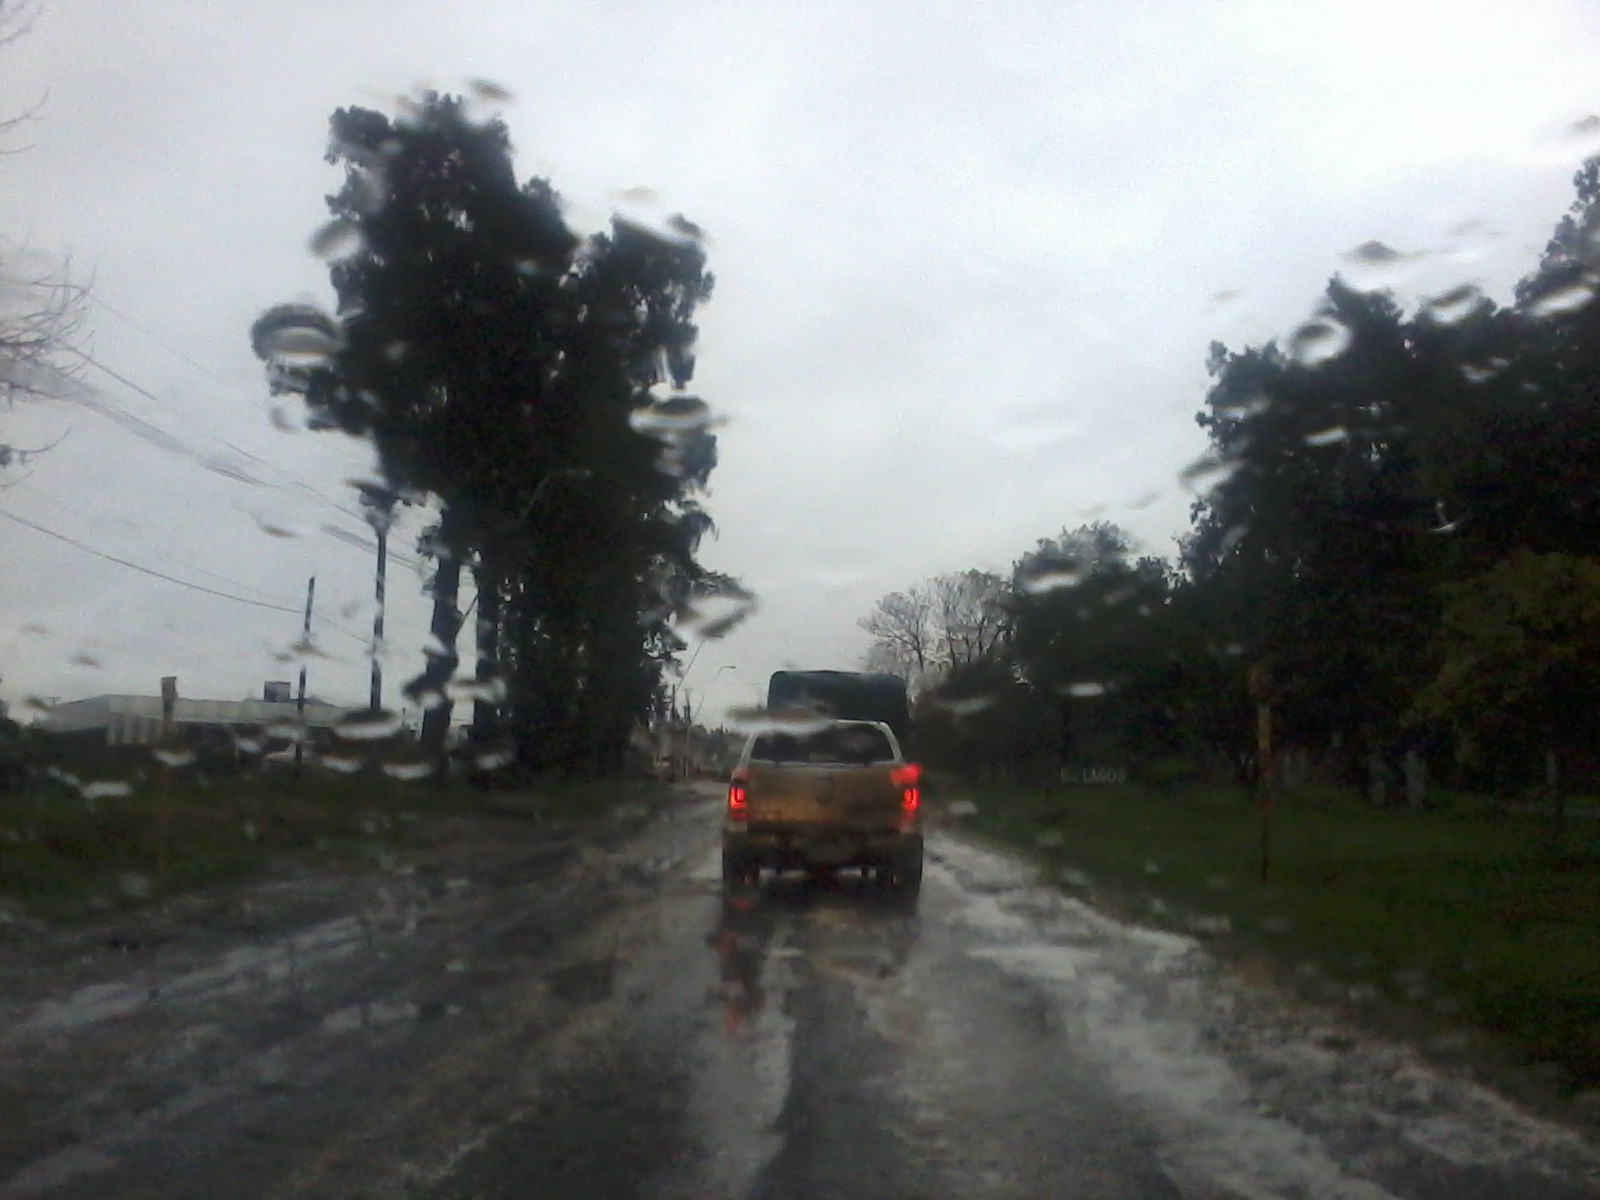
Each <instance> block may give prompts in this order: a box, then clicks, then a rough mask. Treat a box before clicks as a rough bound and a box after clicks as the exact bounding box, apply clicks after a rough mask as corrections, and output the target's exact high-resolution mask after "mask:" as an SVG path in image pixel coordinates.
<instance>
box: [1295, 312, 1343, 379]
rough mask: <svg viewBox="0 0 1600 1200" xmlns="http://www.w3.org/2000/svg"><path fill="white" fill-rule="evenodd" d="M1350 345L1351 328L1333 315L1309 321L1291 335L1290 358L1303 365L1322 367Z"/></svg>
mask: <svg viewBox="0 0 1600 1200" xmlns="http://www.w3.org/2000/svg"><path fill="white" fill-rule="evenodd" d="M1349 346H1350V330H1349V329H1348V328H1347V327H1346V326H1345V325H1344V323H1343V322H1341V321H1337V320H1335V319H1334V318H1332V317H1318V318H1316V319H1315V320H1312V321H1307V322H1306V323H1305V324H1304V325H1302V326H1300V328H1298V329H1296V330H1295V331H1294V332H1293V333H1292V334H1290V335H1289V358H1290V359H1291V360H1292V361H1293V362H1296V363H1298V364H1299V365H1300V366H1302V367H1320V366H1322V365H1323V364H1324V363H1327V362H1331V361H1332V360H1333V359H1335V358H1338V357H1339V355H1341V354H1343V353H1344V352H1345V350H1347V349H1348V348H1349Z"/></svg>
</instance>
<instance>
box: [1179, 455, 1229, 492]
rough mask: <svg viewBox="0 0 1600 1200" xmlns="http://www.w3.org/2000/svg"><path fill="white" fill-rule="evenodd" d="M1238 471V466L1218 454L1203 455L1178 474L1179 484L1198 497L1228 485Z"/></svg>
mask: <svg viewBox="0 0 1600 1200" xmlns="http://www.w3.org/2000/svg"><path fill="white" fill-rule="evenodd" d="M1236 470H1238V464H1237V463H1234V462H1231V461H1229V460H1226V459H1223V458H1222V457H1220V456H1219V455H1216V454H1210V453H1208V454H1202V455H1201V456H1200V457H1199V458H1197V459H1195V460H1194V461H1193V462H1192V463H1190V464H1189V465H1188V466H1187V467H1185V468H1184V469H1183V470H1182V471H1181V472H1179V474H1178V482H1179V483H1180V484H1182V485H1183V486H1184V487H1186V488H1188V489H1189V490H1190V491H1191V492H1194V493H1195V494H1196V495H1203V494H1205V493H1206V492H1209V491H1210V490H1211V489H1212V488H1214V487H1216V486H1217V485H1219V484H1222V483H1226V482H1227V481H1228V480H1229V479H1230V478H1231V477H1232V476H1233V473H1234V472H1235V471H1236Z"/></svg>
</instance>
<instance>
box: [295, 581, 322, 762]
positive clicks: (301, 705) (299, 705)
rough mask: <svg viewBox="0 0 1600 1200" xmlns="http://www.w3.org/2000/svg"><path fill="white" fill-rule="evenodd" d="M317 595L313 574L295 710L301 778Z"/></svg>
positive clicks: (301, 640)
mask: <svg viewBox="0 0 1600 1200" xmlns="http://www.w3.org/2000/svg"><path fill="white" fill-rule="evenodd" d="M316 595H317V577H316V576H315V575H313V576H312V577H311V579H310V582H308V583H307V584H306V620H305V625H304V626H302V627H301V630H300V633H301V638H300V642H301V646H302V650H301V655H302V657H301V659H300V695H299V696H298V697H297V698H296V699H295V702H294V710H295V713H296V725H297V726H298V727H297V728H296V729H295V739H294V777H295V778H296V779H299V778H300V776H301V775H302V774H303V773H304V771H305V748H306V660H305V657H304V655H305V654H307V653H309V652H310V649H311V602H312V600H314V599H315V598H316Z"/></svg>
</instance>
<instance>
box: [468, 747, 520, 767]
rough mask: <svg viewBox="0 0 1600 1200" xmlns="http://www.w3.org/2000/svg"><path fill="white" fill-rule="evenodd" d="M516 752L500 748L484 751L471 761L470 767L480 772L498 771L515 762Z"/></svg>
mask: <svg viewBox="0 0 1600 1200" xmlns="http://www.w3.org/2000/svg"><path fill="white" fill-rule="evenodd" d="M516 760H517V755H516V751H514V750H511V749H508V748H505V747H501V748H499V749H496V750H485V751H483V752H482V753H481V754H477V755H475V756H474V757H473V759H472V765H473V766H475V767H477V768H478V770H480V771H498V770H500V768H501V767H509V766H510V765H511V764H512V763H514V762H516Z"/></svg>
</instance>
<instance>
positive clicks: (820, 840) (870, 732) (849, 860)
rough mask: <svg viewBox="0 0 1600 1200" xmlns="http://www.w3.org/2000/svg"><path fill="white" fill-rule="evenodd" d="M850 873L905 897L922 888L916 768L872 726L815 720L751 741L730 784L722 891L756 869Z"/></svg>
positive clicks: (754, 875)
mask: <svg viewBox="0 0 1600 1200" xmlns="http://www.w3.org/2000/svg"><path fill="white" fill-rule="evenodd" d="M847 867H855V868H859V869H860V870H861V871H862V872H863V874H865V875H867V876H869V877H871V878H874V879H876V880H877V881H879V882H882V883H886V884H888V885H890V886H891V887H893V888H894V889H895V890H896V891H897V892H899V893H901V894H902V895H907V896H915V895H916V894H917V892H918V890H919V889H920V888H921V886H922V769H921V768H920V767H919V766H918V765H917V764H915V763H911V762H907V761H906V760H905V758H904V756H903V755H902V754H901V751H900V743H899V741H898V740H897V739H896V737H895V735H894V731H893V730H892V729H890V728H889V726H888V725H885V724H883V723H881V722H878V721H820V722H815V721H814V722H812V723H811V724H809V725H807V726H805V727H804V728H797V729H795V730H783V729H767V730H763V731H760V732H757V733H753V734H751V735H750V738H749V740H748V741H746V743H745V746H744V751H743V753H741V754H740V756H739V765H738V766H737V767H735V768H734V771H733V777H732V779H731V780H730V781H729V784H728V800H727V808H726V812H725V816H724V821H723V828H722V880H723V886H724V888H726V889H729V890H732V889H735V888H739V887H745V886H754V885H756V884H758V883H759V882H760V878H761V871H762V870H763V869H764V868H765V869H770V870H774V871H781V870H787V869H796V868H798V869H801V870H805V871H808V872H809V873H810V874H811V875H812V877H813V879H817V878H824V877H826V876H828V875H830V874H831V873H833V872H834V871H837V870H840V869H843V868H847Z"/></svg>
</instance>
